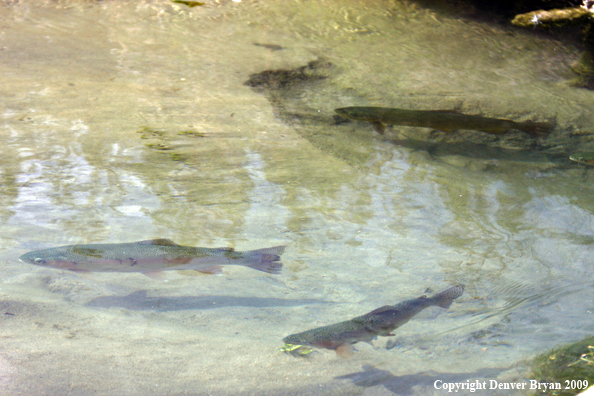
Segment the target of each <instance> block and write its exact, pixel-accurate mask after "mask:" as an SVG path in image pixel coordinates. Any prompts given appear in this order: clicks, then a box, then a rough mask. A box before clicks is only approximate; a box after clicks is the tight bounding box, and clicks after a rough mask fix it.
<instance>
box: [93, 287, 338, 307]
mask: <svg viewBox="0 0 594 396" xmlns="http://www.w3.org/2000/svg"><path fill="white" fill-rule="evenodd" d="M320 303H326V301H321V300H312V299H298V300H291V299H289V300H284V299H281V298H262V297H232V296H176V297H166V296H165V297H163V296H157V297H150V296H148V295H147V290H138V291H135V292H134V293H130V294H128V295H127V296H101V297H96V298H94V299H92V300H91V301H89V302H88V303H86V304H85V306H87V307H94V308H113V307H118V308H126V309H129V310H133V311H183V310H195V309H213V308H223V307H295V306H299V305H307V304H320Z"/></svg>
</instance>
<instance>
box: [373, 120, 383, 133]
mask: <svg viewBox="0 0 594 396" xmlns="http://www.w3.org/2000/svg"><path fill="white" fill-rule="evenodd" d="M371 126H372V127H373V130H374V131H376V132H377V133H379V134H380V135H383V134H384V131H385V130H386V126H385V125H384V124H382V123H381V122H379V121H372V122H371Z"/></svg>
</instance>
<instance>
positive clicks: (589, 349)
mask: <svg viewBox="0 0 594 396" xmlns="http://www.w3.org/2000/svg"><path fill="white" fill-rule="evenodd" d="M532 367H533V369H532V373H531V375H530V378H533V379H534V380H536V381H538V382H539V383H541V384H559V385H560V388H561V389H549V388H552V387H547V389H546V390H544V387H542V388H541V390H540V391H539V392H538V394H543V395H556V396H557V395H558V396H569V395H577V394H579V393H580V392H582V391H584V389H586V388H587V387H588V386H591V385H592V384H594V337H587V338H585V339H583V340H581V341H578V342H576V343H574V344H569V345H565V346H562V347H560V348H556V349H553V350H552V351H550V352H547V353H544V354H542V355H540V356H538V357H536V358H535V359H534V361H533V362H532ZM585 381H587V384H586V383H585Z"/></svg>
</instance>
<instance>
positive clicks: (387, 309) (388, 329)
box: [283, 286, 464, 357]
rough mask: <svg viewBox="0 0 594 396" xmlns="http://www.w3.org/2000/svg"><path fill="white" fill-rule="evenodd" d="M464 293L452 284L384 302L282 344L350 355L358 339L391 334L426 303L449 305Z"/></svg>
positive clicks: (427, 305)
mask: <svg viewBox="0 0 594 396" xmlns="http://www.w3.org/2000/svg"><path fill="white" fill-rule="evenodd" d="M462 293H464V286H454V287H450V288H449V289H447V290H445V291H443V292H441V293H439V294H436V295H434V296H432V297H427V296H421V297H419V298H415V299H413V300H407V301H404V302H401V303H399V304H396V305H384V306H383V307H381V308H378V309H376V310H374V311H371V312H369V313H367V314H365V315H362V316H357V317H356V318H354V319H351V320H347V321H346V322H340V323H336V324H332V325H329V326H324V327H318V328H315V329H312V330H308V331H304V332H302V333H297V334H292V335H290V336H287V337H285V338H283V341H284V342H285V344H290V345H310V346H314V347H318V348H326V349H334V350H335V351H336V353H337V354H338V355H339V356H341V357H347V356H349V355H350V354H351V353H352V351H353V347H352V344H355V343H357V342H361V341H362V342H367V343H370V344H371V341H372V340H373V339H374V338H375V337H377V336H382V337H388V336H393V335H394V334H392V331H394V330H396V329H397V328H399V327H400V326H402V325H403V324H405V323H406V322H408V321H409V320H411V319H412V318H413V316H415V315H416V314H418V313H419V312H421V311H422V310H424V309H425V308H427V307H430V306H433V305H437V306H438V307H441V308H445V309H447V308H449V307H450V305H451V304H452V301H453V300H455V299H456V298H458V297H460V296H461V295H462Z"/></svg>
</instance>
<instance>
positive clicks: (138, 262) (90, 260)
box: [19, 239, 286, 279]
mask: <svg viewBox="0 0 594 396" xmlns="http://www.w3.org/2000/svg"><path fill="white" fill-rule="evenodd" d="M285 247H286V246H275V247H271V248H266V249H258V250H250V251H246V252H236V251H235V250H233V248H217V249H209V248H201V247H190V246H180V245H178V244H176V243H175V242H173V241H170V240H169V239H152V240H148V241H140V242H132V243H108V244H90V245H70V246H61V247H55V248H51V249H44V250H37V251H34V252H29V253H26V254H23V255H22V256H21V257H19V260H21V261H23V262H25V263H29V264H35V265H40V266H42V267H52V268H60V269H66V270H70V271H81V272H141V273H143V274H144V275H146V276H149V277H151V278H157V279H161V278H163V275H162V272H161V271H170V270H176V271H188V270H190V271H200V272H205V273H209V274H220V273H221V267H220V266H221V265H243V266H246V267H250V268H253V269H255V270H258V271H264V272H268V273H270V274H277V273H279V272H280V270H281V268H282V266H283V265H282V263H281V262H280V255H281V254H283V252H284V250H285ZM185 275H188V274H187V273H186V274H185Z"/></svg>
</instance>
